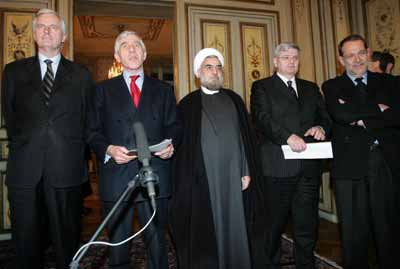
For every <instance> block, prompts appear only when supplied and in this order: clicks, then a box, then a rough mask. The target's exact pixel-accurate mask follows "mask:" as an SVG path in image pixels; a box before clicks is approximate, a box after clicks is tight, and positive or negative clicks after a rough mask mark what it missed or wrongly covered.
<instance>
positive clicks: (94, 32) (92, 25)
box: [78, 16, 165, 41]
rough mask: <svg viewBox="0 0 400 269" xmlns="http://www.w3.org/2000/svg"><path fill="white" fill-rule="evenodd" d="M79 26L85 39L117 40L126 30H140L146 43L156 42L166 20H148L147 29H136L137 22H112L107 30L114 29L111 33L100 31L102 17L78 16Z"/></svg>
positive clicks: (146, 22)
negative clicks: (99, 21)
mask: <svg viewBox="0 0 400 269" xmlns="http://www.w3.org/2000/svg"><path fill="white" fill-rule="evenodd" d="M78 20H79V25H80V27H81V30H82V34H83V36H84V37H85V38H115V37H116V36H117V35H118V34H119V33H120V32H122V31H124V30H125V29H138V30H137V32H138V34H139V35H140V36H141V37H142V39H143V40H146V41H155V40H157V39H158V37H159V35H160V32H161V30H162V28H163V26H164V24H165V19H146V20H145V21H144V22H145V23H144V24H145V27H143V26H141V27H135V21H134V20H132V22H129V23H126V22H124V23H118V22H112V23H110V24H109V25H107V29H112V30H113V32H112V33H109V31H108V30H107V33H106V31H102V29H99V27H98V25H99V24H98V23H96V22H97V21H98V20H101V18H100V17H96V16H78ZM143 20H144V19H141V21H140V24H141V25H143ZM96 26H97V27H96Z"/></svg>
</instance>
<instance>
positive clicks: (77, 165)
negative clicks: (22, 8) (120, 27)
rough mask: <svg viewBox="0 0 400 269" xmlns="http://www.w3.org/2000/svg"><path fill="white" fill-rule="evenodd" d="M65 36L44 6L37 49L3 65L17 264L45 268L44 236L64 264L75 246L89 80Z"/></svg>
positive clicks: (38, 22)
mask: <svg viewBox="0 0 400 269" xmlns="http://www.w3.org/2000/svg"><path fill="white" fill-rule="evenodd" d="M66 37H67V34H66V27H65V23H64V21H63V19H62V18H61V17H60V16H59V15H58V14H57V13H56V12H55V11H53V10H49V9H41V10H39V11H38V13H37V14H36V16H35V18H34V20H33V38H34V40H35V42H36V44H37V48H38V54H37V56H35V57H30V58H26V59H21V60H19V61H15V62H13V63H10V64H8V65H6V67H5V68H4V74H3V82H2V93H3V100H2V101H3V104H4V105H3V106H2V109H3V113H4V118H5V122H6V129H7V135H8V138H9V139H10V143H9V150H10V153H9V158H8V163H7V182H6V184H7V186H8V190H9V199H10V208H11V225H12V238H13V240H14V242H15V246H16V266H17V267H16V268H19V269H20V268H44V265H43V252H44V250H43V247H46V246H47V244H46V243H47V241H46V240H47V239H48V238H49V237H50V239H51V242H52V244H53V248H54V250H55V253H56V267H57V268H59V269H65V268H67V267H68V264H69V263H70V261H71V259H72V256H73V254H74V252H75V251H76V250H77V248H78V246H79V232H80V219H81V207H82V198H81V186H80V185H81V183H82V182H81V181H82V178H83V173H84V165H85V159H84V149H85V146H84V145H85V143H84V142H85V140H86V135H85V134H86V130H87V126H88V125H87V118H88V117H87V115H88V111H89V107H90V103H91V100H92V93H93V90H94V83H93V81H92V79H91V76H90V74H89V72H88V70H87V69H86V68H84V67H83V66H80V65H78V64H76V63H73V62H71V61H69V60H67V59H65V58H64V57H63V56H62V55H61V52H60V51H61V48H62V46H63V43H64V41H65V39H66ZM47 222H48V224H49V225H48V226H47V225H44V224H47Z"/></svg>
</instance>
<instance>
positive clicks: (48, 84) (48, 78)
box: [43, 59, 54, 106]
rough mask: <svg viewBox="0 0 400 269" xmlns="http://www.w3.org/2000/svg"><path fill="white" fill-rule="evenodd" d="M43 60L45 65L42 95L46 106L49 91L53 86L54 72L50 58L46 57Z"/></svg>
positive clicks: (48, 100)
mask: <svg viewBox="0 0 400 269" xmlns="http://www.w3.org/2000/svg"><path fill="white" fill-rule="evenodd" d="M44 62H45V63H46V65H47V71H46V74H44V78H43V95H44V102H45V104H46V106H48V105H49V102H50V97H51V92H52V91H53V87H54V73H53V68H52V67H51V64H52V63H53V62H52V61H51V60H49V59H46V60H44Z"/></svg>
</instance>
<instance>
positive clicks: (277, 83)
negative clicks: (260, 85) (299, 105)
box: [274, 73, 296, 101]
mask: <svg viewBox="0 0 400 269" xmlns="http://www.w3.org/2000/svg"><path fill="white" fill-rule="evenodd" d="M274 88H276V89H277V90H278V91H279V92H280V93H281V94H282V95H284V96H285V98H287V99H289V100H291V101H296V100H295V99H294V98H293V96H292V94H291V93H290V92H289V89H288V87H287V85H286V84H285V82H283V81H282V79H281V78H280V77H278V75H277V74H276V73H275V74H274Z"/></svg>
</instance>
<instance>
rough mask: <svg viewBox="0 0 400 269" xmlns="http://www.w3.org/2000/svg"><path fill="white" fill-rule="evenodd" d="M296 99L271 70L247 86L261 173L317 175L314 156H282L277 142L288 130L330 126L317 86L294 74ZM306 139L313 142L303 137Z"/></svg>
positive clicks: (298, 131)
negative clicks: (305, 158) (257, 140)
mask: <svg viewBox="0 0 400 269" xmlns="http://www.w3.org/2000/svg"><path fill="white" fill-rule="evenodd" d="M296 85H297V92H298V96H299V97H298V99H297V100H296V99H295V98H294V97H293V96H292V95H291V94H290V92H289V89H288V88H287V86H286V84H285V83H284V82H283V81H282V80H281V79H280V78H279V77H278V76H277V75H276V74H274V75H273V76H271V77H268V78H265V79H261V80H258V81H255V82H254V83H253V85H252V89H251V113H252V117H253V120H254V121H255V124H256V126H257V129H258V130H259V131H260V133H261V149H260V150H261V161H262V165H263V174H264V176H270V177H292V176H296V175H299V173H303V174H304V175H305V176H310V177H311V176H319V175H320V173H321V162H320V161H318V160H317V161H316V160H305V161H302V160H285V159H284V157H283V152H282V149H281V145H286V144H287V139H288V138H289V136H290V135H292V134H297V135H298V136H300V137H303V135H304V133H305V132H306V131H307V130H308V129H309V128H311V127H313V126H317V125H319V126H321V127H323V128H324V130H325V132H326V133H328V132H329V130H330V118H329V116H328V112H327V111H326V109H325V103H324V101H323V99H322V96H321V94H320V92H319V90H318V86H317V85H316V84H315V83H313V82H310V81H306V80H302V79H298V78H296ZM304 139H305V141H306V142H315V141H313V139H310V138H304Z"/></svg>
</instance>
